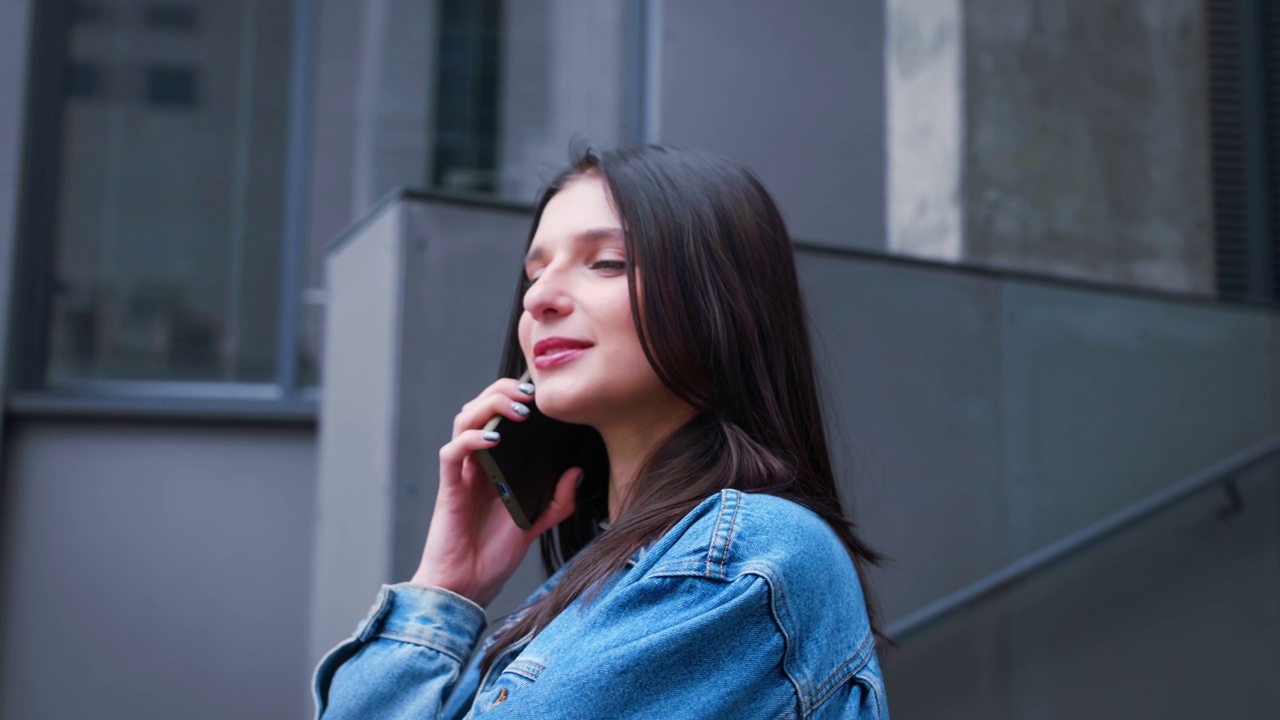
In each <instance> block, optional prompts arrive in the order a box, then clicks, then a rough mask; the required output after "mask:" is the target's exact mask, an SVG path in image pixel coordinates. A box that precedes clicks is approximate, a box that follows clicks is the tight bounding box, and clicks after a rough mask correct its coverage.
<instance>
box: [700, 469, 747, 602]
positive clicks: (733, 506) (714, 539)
mask: <svg viewBox="0 0 1280 720" xmlns="http://www.w3.org/2000/svg"><path fill="white" fill-rule="evenodd" d="M741 502H742V493H740V492H739V491H737V490H721V491H720V513H719V515H718V516H717V517H716V524H715V527H713V528H712V530H711V543H710V547H708V548H707V569H706V575H707V577H719V578H720V579H721V580H723V579H725V567H724V566H725V564H726V563H727V562H728V560H729V543H730V542H731V541H732V540H733V527H734V522H735V521H736V520H737V518H738V505H739V504H740V503H741ZM726 512H728V513H729V519H728V521H727V522H726V521H725V513H726ZM721 535H723V536H724V540H723V548H722V549H721V552H720V562H719V563H716V562H715V555H716V549H717V547H719V546H720V545H721Z"/></svg>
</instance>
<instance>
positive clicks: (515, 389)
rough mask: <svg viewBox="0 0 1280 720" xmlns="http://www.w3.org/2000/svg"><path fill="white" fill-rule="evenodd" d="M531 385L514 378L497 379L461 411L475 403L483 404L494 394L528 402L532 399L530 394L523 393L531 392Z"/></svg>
mask: <svg viewBox="0 0 1280 720" xmlns="http://www.w3.org/2000/svg"><path fill="white" fill-rule="evenodd" d="M532 388H533V383H531V382H528V383H522V382H520V381H519V380H517V379H515V378H498V379H497V380H494V381H493V382H492V383H490V384H489V387H487V388H485V389H484V390H481V391H480V392H479V393H478V394H477V395H476V396H475V397H474V398H472V399H471V400H470V401H469V402H468V403H467V404H465V405H463V406H462V409H463V410H466V409H467V408H468V407H470V406H472V405H475V404H476V403H477V402H483V401H484V399H485V398H486V397H488V396H489V395H492V394H494V393H502V394H503V395H508V396H510V397H511V398H512V399H514V400H530V399H532V398H533V393H532V392H525V390H526V389H528V390H532Z"/></svg>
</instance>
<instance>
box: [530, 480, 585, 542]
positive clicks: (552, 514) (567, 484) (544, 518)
mask: <svg viewBox="0 0 1280 720" xmlns="http://www.w3.org/2000/svg"><path fill="white" fill-rule="evenodd" d="M583 472H584V471H583V469H582V468H569V469H568V470H566V471H565V473H564V475H561V476H560V482H559V483H557V484H556V494H555V495H554V496H553V497H552V498H551V502H549V503H547V506H546V507H545V508H543V510H542V514H541V515H539V516H538V522H536V523H534V524H533V527H532V528H530V529H529V534H530V535H532V536H535V537H536V536H538V535H541V534H542V533H544V532H546V531H548V530H550V529H551V528H553V527H555V526H556V525H559V524H560V523H561V522H564V520H565V518H567V517H569V516H570V515H572V514H573V510H574V506H575V501H574V494H575V491H576V490H577V489H578V480H579V479H580V478H581V477H582V473H583Z"/></svg>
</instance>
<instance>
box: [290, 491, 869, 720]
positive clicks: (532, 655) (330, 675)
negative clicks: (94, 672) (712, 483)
mask: <svg viewBox="0 0 1280 720" xmlns="http://www.w3.org/2000/svg"><path fill="white" fill-rule="evenodd" d="M559 575H560V573H557V574H556V575H555V576H552V578H551V579H550V580H548V581H547V583H546V584H544V585H543V586H542V587H541V588H539V589H538V591H537V592H535V593H534V595H533V596H532V597H531V598H530V599H531V600H532V599H536V598H538V597H540V596H542V595H545V594H546V593H547V592H548V591H549V590H550V588H551V587H553V586H554V584H555V583H556V581H557V580H558V579H559ZM513 618H514V616H513ZM513 618H508V620H507V622H512V621H513ZM484 624H485V617H484V612H483V610H482V609H481V608H480V607H479V606H478V605H476V604H474V603H472V602H471V601H469V600H467V599H465V598H463V597H461V596H459V595H455V594H453V593H451V592H448V591H447V590H442V589H438V588H427V587H419V586H412V585H408V584H404V583H402V584H397V585H384V586H383V587H382V590H381V591H380V592H379V593H378V599H377V601H376V602H375V603H374V606H373V608H372V610H371V611H370V612H369V614H368V616H366V617H365V619H364V620H362V621H361V622H360V624H359V625H358V626H357V628H356V633H355V635H354V636H352V637H351V638H350V639H349V640H347V641H346V642H343V643H342V644H340V645H338V646H337V647H336V648H334V649H333V650H331V651H330V652H329V653H328V654H327V655H326V656H325V657H324V659H323V660H321V661H320V664H319V666H318V667H317V668H316V673H315V678H314V681H313V690H314V692H315V701H316V708H317V717H323V718H326V719H327V720H337V719H339V718H450V719H456V718H464V717H465V718H477V717H486V718H490V717H491V718H495V719H496V718H553V717H554V718H622V717H626V718H661V719H662V720H673V719H674V718H695V717H708V718H888V717H889V711H888V706H887V704H886V701H885V692H884V684H883V681H882V679H881V675H880V665H879V662H878V660H877V658H876V653H875V639H874V636H873V635H872V633H871V628H870V624H869V622H868V620H867V611H866V605H865V602H864V600H863V596H862V590H861V588H860V585H859V583H858V578H857V574H856V572H855V570H854V566H853V562H852V561H851V560H850V559H849V554H848V552H847V551H846V550H845V548H844V546H843V545H841V543H840V541H839V539H838V538H837V537H836V535H835V533H834V532H832V531H831V529H830V528H829V527H828V526H827V525H826V523H825V522H823V521H822V520H821V519H820V518H819V517H818V516H817V515H815V514H814V513H812V512H810V511H809V510H806V509H804V508H802V507H801V506H799V505H797V504H795V503H793V502H790V501H788V500H783V499H781V498H777V497H773V496H769V495H758V494H749V493H742V492H738V491H736V490H725V491H723V492H721V493H719V494H717V495H713V496H711V497H709V498H707V499H706V500H704V501H703V502H702V503H701V504H699V505H698V507H696V508H694V510H692V511H691V512H690V513H689V514H688V515H687V516H685V517H684V518H683V519H682V520H681V521H680V522H679V523H678V524H676V526H675V527H673V528H672V529H671V530H670V531H668V532H667V533H666V534H665V535H663V536H662V537H661V538H659V539H658V540H657V541H656V542H654V543H653V544H652V545H651V546H650V547H649V548H648V549H647V552H646V551H642V552H640V553H637V554H636V556H635V557H634V558H633V559H632V561H631V562H630V563H628V565H627V567H625V568H623V569H622V570H620V571H619V572H618V573H616V574H615V575H614V577H613V578H611V579H610V580H609V581H608V582H607V583H606V584H605V585H604V587H603V588H602V590H601V592H600V593H599V594H598V595H597V596H596V597H595V598H594V599H593V600H592V601H591V602H589V603H586V604H583V603H582V602H581V600H579V601H578V602H575V603H574V604H573V605H570V606H569V607H568V608H567V609H565V610H564V611H563V612H562V613H560V615H558V616H557V617H556V618H555V619H554V620H552V622H551V623H550V624H548V625H547V626H546V627H545V628H544V629H543V630H542V632H540V633H538V635H537V636H536V637H534V638H533V639H532V640H531V641H530V640H529V639H527V638H526V639H525V640H523V641H520V642H517V643H515V644H514V645H512V646H511V647H510V648H509V649H508V650H507V651H506V652H504V653H503V654H502V656H500V657H498V658H496V660H495V662H494V664H493V667H492V669H491V670H490V672H489V673H488V674H487V675H486V676H485V677H484V678H481V677H480V673H479V670H478V664H479V659H480V657H481V656H482V655H483V654H484V652H485V651H486V650H487V648H488V641H487V642H486V645H485V647H482V648H481V650H480V652H477V653H475V657H474V658H472V659H471V662H470V663H468V662H467V660H468V658H469V657H471V656H472V652H473V650H474V648H475V644H476V641H477V639H478V638H479V636H480V633H481V631H482V630H483V628H484Z"/></svg>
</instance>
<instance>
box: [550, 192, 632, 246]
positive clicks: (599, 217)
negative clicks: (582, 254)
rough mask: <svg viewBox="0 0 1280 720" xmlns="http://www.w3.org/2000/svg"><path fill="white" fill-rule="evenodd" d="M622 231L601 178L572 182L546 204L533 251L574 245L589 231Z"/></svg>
mask: <svg viewBox="0 0 1280 720" xmlns="http://www.w3.org/2000/svg"><path fill="white" fill-rule="evenodd" d="M602 228H617V229H619V230H620V229H621V228H622V223H621V222H620V221H619V220H618V214H617V213H615V212H614V211H613V207H612V206H611V205H610V204H609V194H608V190H607V189H606V187H605V184H604V181H603V180H601V179H600V177H599V176H598V175H586V176H583V177H581V178H578V179H577V180H574V181H572V182H570V183H569V184H568V185H566V186H565V187H564V188H563V189H562V190H560V192H558V193H556V194H555V195H554V196H552V198H551V199H550V200H549V201H547V206H546V207H545V208H543V210H542V217H541V218H540V219H539V220H538V229H537V231H536V232H535V233H534V236H533V243H532V246H531V248H530V249H531V250H533V249H537V248H538V247H540V246H543V245H552V244H556V243H567V242H571V241H572V240H573V238H574V237H575V236H577V235H579V234H581V233H583V232H584V231H587V230H598V229H602Z"/></svg>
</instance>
